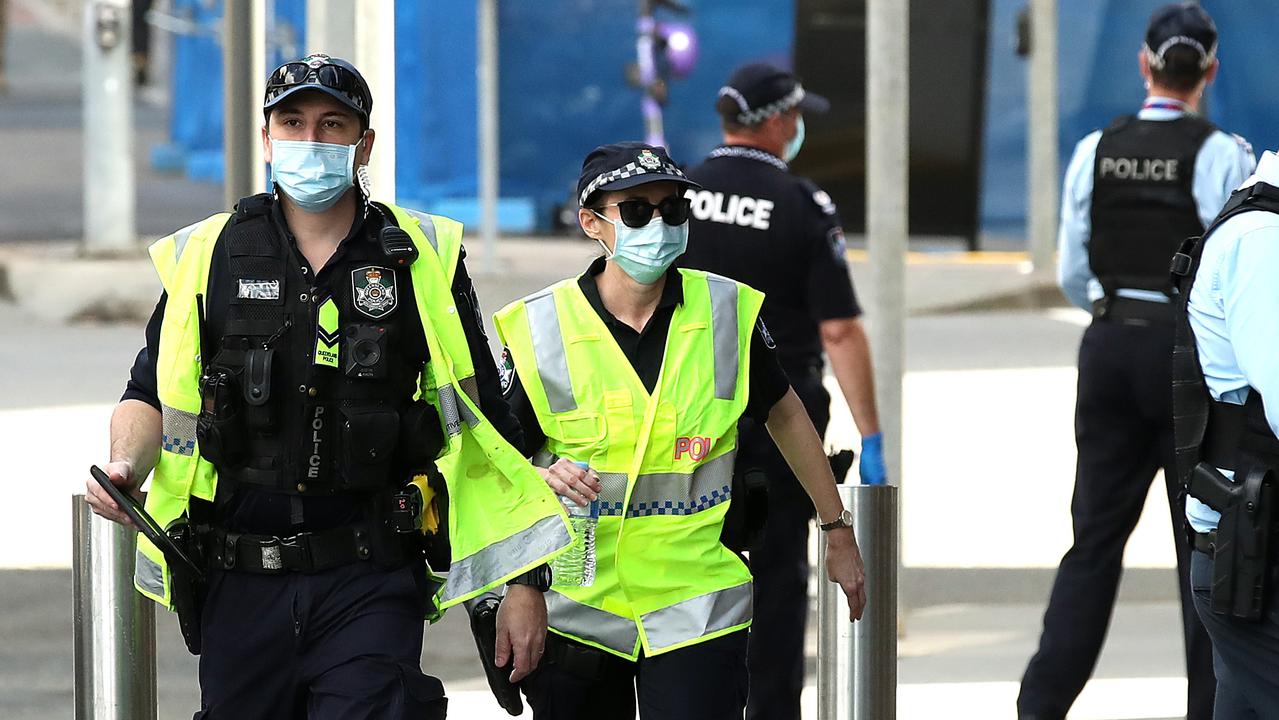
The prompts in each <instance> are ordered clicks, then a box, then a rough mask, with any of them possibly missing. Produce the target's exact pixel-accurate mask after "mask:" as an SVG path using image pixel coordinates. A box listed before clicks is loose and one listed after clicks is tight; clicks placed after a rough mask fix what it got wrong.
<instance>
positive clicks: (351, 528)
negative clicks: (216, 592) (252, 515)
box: [204, 524, 407, 575]
mask: <svg viewBox="0 0 1279 720" xmlns="http://www.w3.org/2000/svg"><path fill="white" fill-rule="evenodd" d="M375 533H377V534H380V535H381V536H382V537H379V538H377V542H376V543H375V542H374V538H373V534H375ZM403 543H404V540H403V535H401V534H399V533H396V532H395V531H394V530H391V529H389V528H385V527H381V528H376V529H374V528H371V527H370V526H368V525H365V524H356V525H347V526H344V527H339V528H334V529H333V530H324V531H321V532H314V533H311V532H304V533H298V534H297V535H292V536H290V537H283V538H282V537H277V536H274V535H254V534H251V533H238V532H232V531H230V530H225V529H223V528H210V529H209V530H208V531H207V533H206V535H205V537H204V544H205V548H206V552H207V554H208V559H209V566H210V567H213V568H215V569H220V570H235V571H239V572H248V573H261V574H267V575H280V574H284V573H289V572H300V573H314V572H320V571H323V570H329V569H332V568H335V567H341V566H343V565H349V564H351V563H354V562H360V561H367V560H371V559H372V560H377V561H378V562H379V563H383V564H392V563H396V562H399V561H400V560H402V559H403V558H404V557H405V556H406V554H407V553H405V552H404V550H403ZM375 545H376V546H377V547H378V548H379V550H380V549H382V548H387V550H382V552H381V554H384V555H388V557H376V558H375V557H374V555H375V554H376V553H375V551H374V546H375Z"/></svg>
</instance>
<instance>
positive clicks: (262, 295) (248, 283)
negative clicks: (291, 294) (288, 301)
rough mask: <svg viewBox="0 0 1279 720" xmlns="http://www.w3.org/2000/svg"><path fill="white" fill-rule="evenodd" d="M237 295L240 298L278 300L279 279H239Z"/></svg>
mask: <svg viewBox="0 0 1279 720" xmlns="http://www.w3.org/2000/svg"><path fill="white" fill-rule="evenodd" d="M237 297H239V298H240V299H241V300H279V299H280V281H279V280H241V281H240V292H239V293H238V294H237Z"/></svg>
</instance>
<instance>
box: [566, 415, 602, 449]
mask: <svg viewBox="0 0 1279 720" xmlns="http://www.w3.org/2000/svg"><path fill="white" fill-rule="evenodd" d="M557 423H558V425H559V428H560V432H559V439H560V440H562V441H563V442H566V443H593V442H597V441H599V440H601V439H603V438H604V418H603V417H602V416H601V415H600V414H599V413H575V414H573V415H569V416H566V417H561V418H559V420H558V421H557Z"/></svg>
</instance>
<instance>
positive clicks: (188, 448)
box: [160, 405, 196, 456]
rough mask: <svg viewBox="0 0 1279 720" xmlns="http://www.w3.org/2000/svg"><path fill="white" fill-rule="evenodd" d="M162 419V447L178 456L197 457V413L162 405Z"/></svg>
mask: <svg viewBox="0 0 1279 720" xmlns="http://www.w3.org/2000/svg"><path fill="white" fill-rule="evenodd" d="M160 418H161V420H160V424H161V427H162V428H163V429H162V433H163V434H162V435H161V436H160V447H161V448H162V449H163V450H165V451H166V452H171V453H176V454H178V455H189V456H193V455H195V420H196V415H195V413H189V412H186V411H184V410H179V409H177V408H175V407H170V406H168V405H161V406H160Z"/></svg>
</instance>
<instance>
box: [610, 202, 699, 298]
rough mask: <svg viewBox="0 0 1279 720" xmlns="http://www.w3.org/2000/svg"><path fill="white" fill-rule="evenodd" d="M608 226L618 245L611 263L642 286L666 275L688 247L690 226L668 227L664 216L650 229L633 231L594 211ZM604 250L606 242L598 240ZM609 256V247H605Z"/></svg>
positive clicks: (647, 226) (634, 229) (685, 224)
mask: <svg viewBox="0 0 1279 720" xmlns="http://www.w3.org/2000/svg"><path fill="white" fill-rule="evenodd" d="M591 212H594V213H595V214H596V215H598V216H599V217H600V219H601V220H603V221H604V222H606V223H609V224H610V225H612V226H613V230H614V237H615V238H616V242H615V243H614V245H613V252H612V253H611V254H609V256H608V259H609V260H612V261H614V262H616V263H617V266H618V267H620V268H622V271H623V272H625V273H626V274H627V275H630V276H631V277H632V278H634V279H635V282H638V283H640V284H641V285H652V284H653V283H655V282H657V280H658V278H660V277H662V275H663V274H665V272H666V269H667V268H669V267H670V266H671V264H672V263H674V262H675V258H677V257H679V256H680V255H683V254H684V250H685V249H686V248H687V247H688V223H687V222H685V223H684V224H683V225H667V224H666V223H665V222H664V221H663V220H662V218H661V217H660V216H657V217H654V218H653V219H652V220H650V221H649V223H648V224H647V225H645V226H644V227H641V228H633V227H630V226H628V225H626V224H625V223H623V222H621V221H619V220H613V219H612V218H609V217H606V216H605V215H602V214H600V213H599V212H597V211H594V210H592V211H591ZM597 242H599V244H600V245H601V246H604V241H602V240H597ZM604 252H605V253H608V247H607V246H604Z"/></svg>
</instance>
